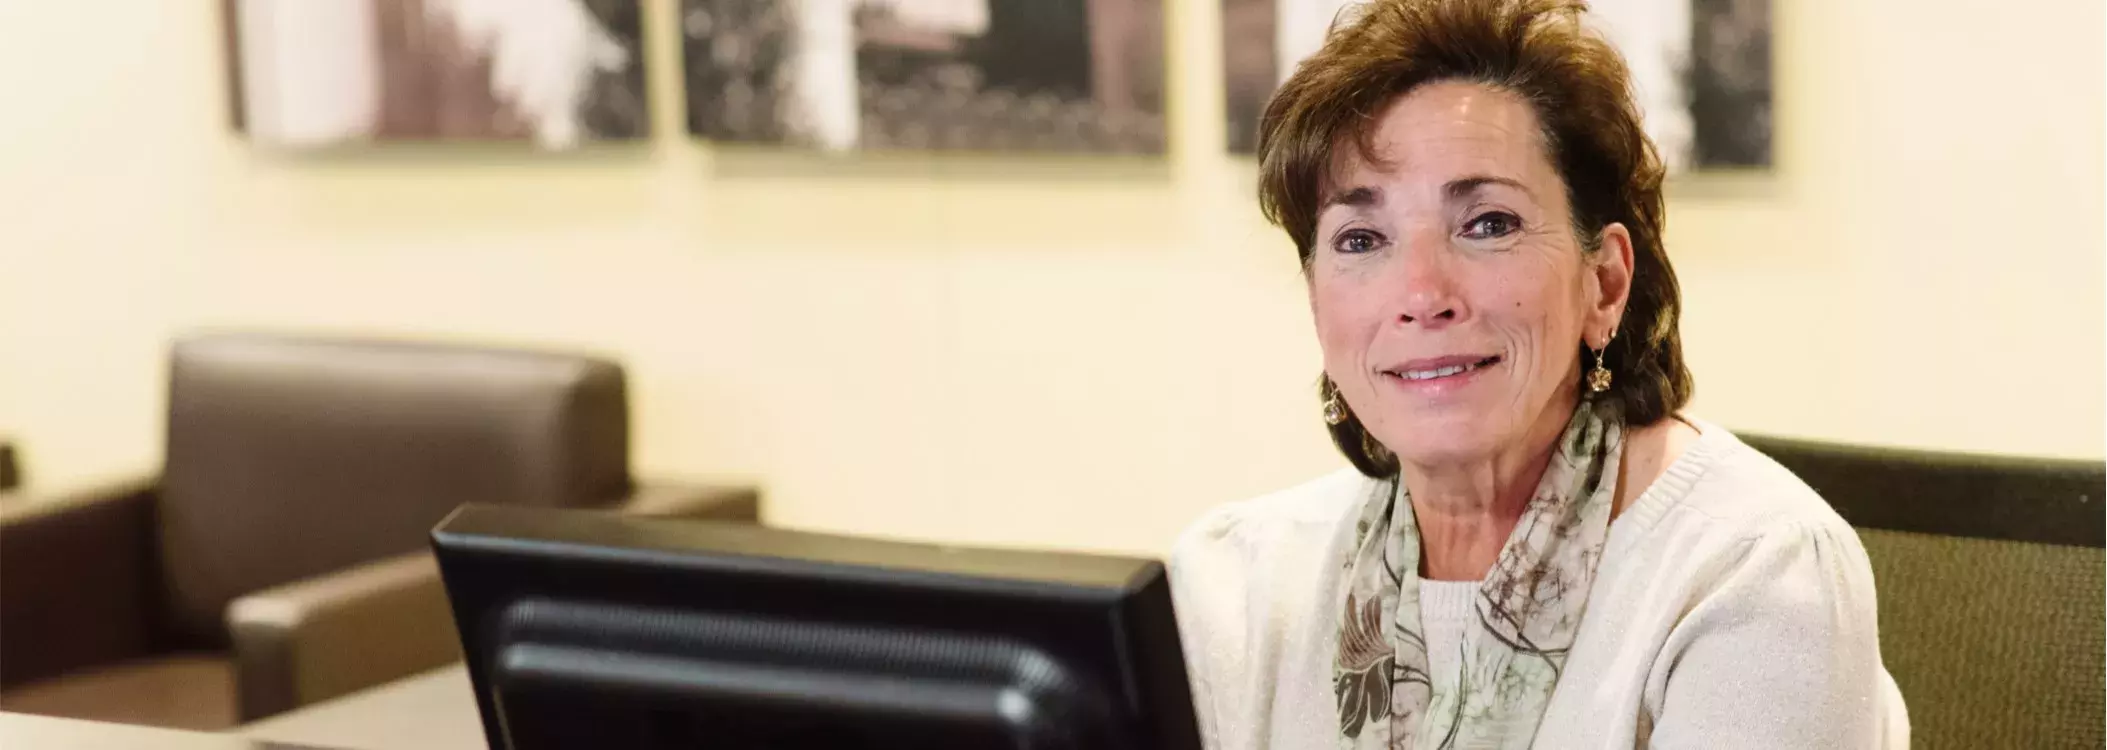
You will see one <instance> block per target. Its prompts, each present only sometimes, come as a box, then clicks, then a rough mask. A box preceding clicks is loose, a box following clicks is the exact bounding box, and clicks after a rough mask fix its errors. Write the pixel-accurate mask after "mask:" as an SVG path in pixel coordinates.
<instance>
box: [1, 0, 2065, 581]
mask: <svg viewBox="0 0 2107 750" xmlns="http://www.w3.org/2000/svg"><path fill="white" fill-rule="evenodd" d="M648 4H649V5H650V7H651V10H652V13H651V21H652V22H653V23H652V24H651V28H652V31H651V33H652V34H653V38H652V40H651V42H652V45H653V49H652V54H653V56H654V57H653V60H652V63H653V66H654V67H653V69H652V73H653V76H654V80H653V83H652V85H653V86H654V88H655V89H656V91H655V93H656V94H658V95H659V96H660V97H661V99H660V105H661V109H660V111H659V113H658V118H657V126H658V127H659V128H660V129H661V130H662V132H664V133H666V135H664V136H663V137H660V138H658V139H657V140H656V141H655V142H654V143H653V144H652V145H651V146H650V147H649V148H648V149H646V150H639V151H635V152H623V153H602V154H595V155H588V156H584V157H580V158H543V159H518V158H513V157H511V156H508V155H506V153H505V152H503V151H498V150H488V149H469V150H448V151H435V150H414V149H413V150H396V151H390V152H383V153H379V154H369V155H360V156H338V157H327V158H312V157H310V158H287V157H283V156H274V155H270V154H264V153H257V152H255V151H252V150H251V149H248V148H246V147H244V146H243V145H241V144H240V143H238V142H237V141H236V140H234V139H233V138H232V137H231V136H230V135H229V134H228V133H227V132H226V129H225V126H224V118H223V116H222V114H221V113H222V106H223V101H224V91H223V86H222V80H221V75H222V74H221V60H220V53H219V48H218V37H217V35H216V30H215V29H216V27H215V23H216V20H217V18H216V15H215V14H213V13H210V12H205V11H204V10H201V8H207V7H210V6H211V5H212V4H210V3H202V2H167V1H166V0H132V1H131V2H121V3H116V4H107V3H69V2H5V3H0V92H4V93H5V96H6V97H7V98H6V100H5V101H6V104H5V108H4V110H0V432H11V433H13V434H15V435H16V436H17V438H18V439H19V440H21V441H22V442H23V443H24V447H25V448H26V450H27V451H28V458H29V459H30V461H31V463H30V466H29V467H28V468H29V469H30V470H31V471H33V472H34V476H33V477H32V479H33V480H34V481H36V482H38V483H39V484H40V485H44V486H47V487H50V486H58V485H63V484H66V483H70V482H74V481H80V480H86V479H90V478H94V477H100V476H105V475H109V474H112V473H115V472H120V471H125V470H133V469H146V468H150V467H152V466H153V464H154V462H155V460H156V456H157V455H158V452H159V440H160V438H159V436H158V434H157V430H158V426H159V418H158V416H157V415H158V410H159V409H160V407H161V399H162V394H161V391H160V387H161V386H160V382H161V377H162V374H161V370H160V363H161V355H162V346H163V345H164V343H165V341H166V340H167V339H168V337H169V336H170V335H171V334H172V333H174V332H176V331H179V330H184V329H189V328H192V327H196V326H202V325H244V326H246V325H269V326H274V327H290V328H325V329H333V330H352V331H362V332H389V333H395V332H400V333H416V334H426V335H439V336H448V337H464V338H477V339H499V340H514V341H526V342H537V343H544V342H545V343H556V344H576V345H585V346H591V347H594V348H598V349H602V350H605V351H608V352H612V353H614V354H617V355H620V356H621V357H623V358H624V359H625V360H626V361H627V362H628V363H629V365H630V367H631V368H632V370H631V371H632V377H633V379H634V386H635V393H636V397H637V401H636V408H637V431H638V435H637V437H638V441H637V449H638V451H639V455H638V461H639V464H640V466H641V468H642V469H644V470H646V471H650V472H654V473H661V474H679V475H687V476H696V477H720V478H734V479H736V478H752V479H755V480H758V481H761V482H764V483H766V485H767V487H768V489H769V490H770V493H771V498H770V503H771V505H770V508H769V513H770V515H771V517H772V518H773V519H774V520H775V521H777V522H779V523H784V524H788V525H794V526H800V527H810V528H820V529H828V530H849V531H856V532H867V533H880V534H892V535H905V536H911V537H926V538H940V539H948V540H957V541H966V542H992V543H1025V544H1041V545H1053V546H1063V547H1075V548H1086V549H1111V550H1131V551H1139V552H1156V551H1160V550H1162V549H1163V548H1164V547H1165V545H1166V544H1167V542H1168V540H1169V539H1170V537H1171V536H1172V535H1173V534H1174V533H1175V532H1176V530H1177V529H1178V528H1179V527H1180V526H1181V525H1182V524H1183V523H1185V522H1186V521H1187V520H1188V519H1190V518H1191V517H1192V516H1193V515H1194V514H1195V513H1197V512H1198V511H1199V510H1200V509H1201V508H1203V507H1205V506H1207V505H1209V504H1212V503H1216V502H1220V501H1225V500H1229V499H1234V498H1238V497H1241V496H1245V495H1249V494H1252V493H1256V492H1260V491H1263V490H1266V489H1270V488H1274V487H1278V486H1282V485H1284V484H1287V483H1290V482H1293V481H1296V480H1298V479H1300V478H1303V477H1306V476H1309V475H1312V474H1315V473H1318V472H1321V471H1325V470H1327V469H1330V468H1332V467H1334V466H1337V465H1338V464H1339V462H1338V460H1337V459H1336V458H1335V457H1334V456H1333V455H1332V454H1331V453H1330V451H1329V448H1328V446H1327V445H1326V444H1325V443H1324V442H1323V438H1322V433H1321V432H1320V431H1319V429H1318V423H1317V417H1316V412H1317V409H1316V403H1315V400H1314V399H1313V398H1312V397H1311V395H1310V393H1309V390H1310V385H1311V382H1312V379H1313V377H1314V375H1315V373H1316V362H1317V360H1316V354H1315V350H1314V346H1313V344H1312V342H1311V341H1310V336H1309V332H1308V322H1307V319H1306V318H1307V313H1306V309H1305V305H1304V303H1303V301H1302V299H1301V288H1300V282H1299V280H1298V278H1297V277H1296V272H1295V269H1294V266H1293V264H1292V262H1291V261H1290V259H1289V256H1290V251H1289V250H1288V249H1287V248H1286V247H1285V246H1284V243H1283V242H1282V241H1281V240H1280V239H1279V238H1278V237H1277V236H1276V234H1275V233H1274V232H1273V231H1272V230H1270V229H1269V228H1267V227H1266V226H1265V225H1264V224H1263V223H1262V222H1261V221H1260V220H1259V219H1258V218H1257V217H1256V215H1255V211H1254V209H1253V207H1252V201H1251V200H1250V197H1249V196H1250V193H1251V174H1250V173H1251V167H1250V165H1249V163H1248V162H1238V161H1235V160H1231V159H1228V158H1225V157H1222V156H1219V155H1218V153H1217V152H1218V151H1219V144H1220V143H1221V138H1222V132H1221V125H1220V124H1219V123H1218V119H1219V118H1218V117H1217V116H1216V114H1215V113H1216V111H1217V109H1216V108H1217V106H1218V104H1217V103H1218V102H1219V100H1220V99H1219V96H1220V88H1221V86H1220V83H1219V82H1218V81H1217V80H1216V73H1215V70H1216V67H1215V66H1216V63H1217V61H1218V59H1219V53H1218V51H1217V50H1216V49H1215V48H1214V41H1213V39H1212V33H1213V32H1212V30H1213V29H1214V28H1216V23H1217V17H1216V16H1217V12H1216V10H1215V8H1214V7H1213V4H1212V3H1211V2H1208V0H1173V2H1172V3H1171V6H1172V11H1171V12H1172V14H1173V19H1174V23H1173V27H1174V31H1173V35H1174V39H1173V41H1172V51H1173V55H1174V56H1175V62H1174V64H1173V70H1172V75H1173V77H1174V80H1173V91H1174V92H1175V93H1174V99H1173V104H1174V107H1175V108H1176V112H1175V113H1174V126H1175V135H1176V137H1175V139H1174V140H1175V146H1174V149H1175V153H1174V154H1173V156H1172V158H1171V159H1170V160H1169V162H1168V166H1160V167H1150V166H1147V165H1135V164H1131V163H1126V164H1122V163H1098V162H1090V163H1073V162H1069V161H1053V160H1040V161H1031V160H1001V161H994V162H990V161H985V160H983V161H968V160H948V161H940V162H936V163H933V164H932V163H929V162H917V161H909V160H893V161H885V162H879V163H875V164H873V163H862V164H834V163H828V162H825V161H824V160H812V159H798V158H791V157H784V156H778V155H769V154H765V153H752V152H736V151H725V150H714V149H710V148H707V147H704V146H702V145H699V144H696V143H693V142H690V141H688V140H686V139H684V138H682V137H679V136H677V135H674V132H675V131H676V129H677V127H678V120H677V113H676V111H675V109H674V107H675V105H676V103H677V102H678V91H677V90H676V86H677V82H676V81H675V80H674V76H673V75H672V74H673V73H674V72H675V70H674V62H675V57H674V56H675V55H676V54H677V50H676V49H675V47H674V42H675V39H674V38H673V36H672V35H671V26H670V25H669V24H668V23H666V21H669V20H671V18H672V12H671V11H672V5H673V4H672V2H671V0H648ZM1778 6H1779V7H1778V11H1777V13H1778V37H1777V42H1778V47H1777V49H1778V53H1779V56H1780V61H1779V80H1778V87H1779V89H1780V91H1781V92H1782V94H1781V98H1780V101H1779V105H1778V107H1779V114H1780V120H1779V123H1778V130H1779V134H1780V135H1779V154H1780V164H1779V168H1778V170H1777V174H1776V175H1775V176H1774V177H1772V178H1768V179H1754V180H1720V179H1697V180H1686V181H1684V182H1682V183H1679V184H1676V185H1674V186H1673V191H1672V194H1671V206H1670V219H1671V220H1670V223H1669V227H1670V229H1669V239H1670V242H1671V245H1670V246H1671V249H1672V251H1673V252H1674V254H1675V257H1676V261H1677V264H1678V266H1679V269H1680V271H1681V274H1682V278H1683V282H1684V287H1685V290H1686V293H1687V298H1688V302H1689V310H1688V315H1687V317H1686V318H1685V327H1684V330H1685V337H1686V341H1687V345H1688V347H1689V351H1690V356H1691V360H1692V363H1693V365H1694V367H1695V369H1696V372H1697V377H1698V383H1699V393H1700V395H1699V397H1698V403H1697V411H1698V413H1699V414H1701V415H1702V416H1705V417H1708V418H1710V419H1712V420H1714V421H1716V422H1719V423H1722V424H1725V425H1728V426H1730V427H1734V428H1738V429H1747V430H1764V431H1774V432H1783V433H1794V434H1802V435H1813V436H1822V437H1830V438H1838V439H1846V440H1855V441H1866V442H1877V443H1892V444H1903V445H1919V446H1937V447H1945V448H1959V449H1971V450H1984V451H1999V452H2016V453H2036V454H2054V455H2065V456H2083V457H2098V456H2100V455H2101V454H2102V439H2101V438H2102V429H2101V415H2102V400H2101V396H2102V367H2101V365H2102V361H2103V357H2102V340H2103V332H2102V314H2101V313H2102V290H2101V281H2102V267H2101V263H2102V235H2101V229H2102V213H2101V211H2102V201H2103V194H2102V159H2103V154H2102V138H2101V136H2102V125H2103V123H2102V90H2103V81H2102V75H2101V71H2102V68H2101V64H2100V60H2101V54H2102V28H2103V19H2102V10H2101V7H2100V4H2099V3H2097V2H2094V1H2093V0H2055V1H2054V2H2044V3H2040V4H2039V5H2038V7H2035V8H2033V9H2031V10H2029V11H2028V12H2026V13H2010V12H2007V11H2008V10H2009V9H2008V7H2007V4H2005V3H1999V2H1992V1H1991V0H1966V1H1963V2H1942V3H1938V4H1935V5H1933V6H1927V5H1926V4H1924V3H1921V2H1917V1H1916V0H1852V1H1851V2H1829V1H1827V0H1780V1H1779V3H1778Z"/></svg>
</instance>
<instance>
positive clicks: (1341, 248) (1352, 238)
mask: <svg viewBox="0 0 2107 750" xmlns="http://www.w3.org/2000/svg"><path fill="white" fill-rule="evenodd" d="M1382 246H1383V238H1382V236H1381V235H1378V234H1376V233H1374V232H1370V231H1367V230H1363V229H1356V230H1353V231H1351V232H1346V233H1344V234H1341V235H1339V238H1338V239H1336V240H1333V241H1332V249H1333V250H1336V251H1338V252H1341V253H1344V254H1347V255H1359V254H1361V253H1366V252H1373V251H1375V250H1376V249H1377V248H1380V247H1382Z"/></svg>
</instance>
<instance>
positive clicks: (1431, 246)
mask: <svg viewBox="0 0 2107 750" xmlns="http://www.w3.org/2000/svg"><path fill="white" fill-rule="evenodd" d="M1443 239H1445V237H1441V238H1429V240H1428V241H1425V242H1419V243H1414V244H1413V245H1410V246H1408V249H1407V250H1406V251H1405V252H1402V253H1399V254H1398V255H1397V258H1398V260H1397V263H1398V265H1399V266H1400V268H1399V269H1398V275H1397V279H1398V285H1399V286H1398V290H1399V292H1400V294H1399V295H1398V300H1399V302H1398V308H1397V311H1396V312H1397V322H1398V324H1399V325H1406V326H1410V325H1418V326H1422V327H1441V326H1446V325H1449V324H1451V323H1454V322H1456V321H1458V320H1460V319H1462V318H1463V317H1464V314H1465V313H1466V312H1467V310H1466V309H1465V308H1464V305H1463V300H1462V296H1461V295H1460V294H1459V293H1458V289H1457V283H1456V281H1457V279H1456V276H1455V270H1456V269H1455V268H1454V267H1453V265H1452V263H1453V260H1454V259H1452V258H1450V257H1449V255H1450V254H1449V253H1448V252H1447V248H1446V247H1444V245H1443V244H1442V240H1443Z"/></svg>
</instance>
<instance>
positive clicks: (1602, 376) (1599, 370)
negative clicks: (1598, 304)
mask: <svg viewBox="0 0 2107 750" xmlns="http://www.w3.org/2000/svg"><path fill="white" fill-rule="evenodd" d="M1616 340H1617V333H1616V332H1615V331H1611V332H1610V337H1609V341H1604V342H1602V348H1600V349H1596V350H1595V369H1593V370H1589V371H1588V391H1589V392H1590V393H1601V392H1603V391H1607V390H1609V389H1610V380H1611V379H1612V378H1613V377H1614V376H1613V375H1611V374H1610V368H1608V367H1604V366H1603V365H1602V354H1603V352H1607V351H1609V348H1610V344H1609V342H1610V341H1616Z"/></svg>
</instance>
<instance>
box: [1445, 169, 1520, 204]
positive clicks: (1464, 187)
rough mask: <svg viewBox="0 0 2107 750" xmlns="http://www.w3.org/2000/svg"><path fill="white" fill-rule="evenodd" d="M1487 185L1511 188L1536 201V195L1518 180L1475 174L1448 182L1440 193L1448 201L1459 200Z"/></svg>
mask: <svg viewBox="0 0 2107 750" xmlns="http://www.w3.org/2000/svg"><path fill="white" fill-rule="evenodd" d="M1487 185H1505V186H1507V187H1511V188H1514V189H1516V190H1520V191H1522V194H1523V195H1526V196H1529V198H1530V199H1531V200H1535V199H1536V193H1534V192H1532V191H1530V189H1529V186H1528V185H1524V184H1522V183H1521V181H1520V180H1514V179H1509V178H1506V177H1494V176H1492V175H1484V174H1476V175H1471V176H1469V177H1459V178H1457V179H1453V180H1449V184H1447V185H1443V186H1442V192H1443V193H1444V194H1446V195H1448V197H1449V199H1451V200H1454V199H1456V198H1461V197H1464V196H1467V195H1470V194H1471V193H1474V192H1477V190H1478V188H1482V187H1485V186H1487Z"/></svg>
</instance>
